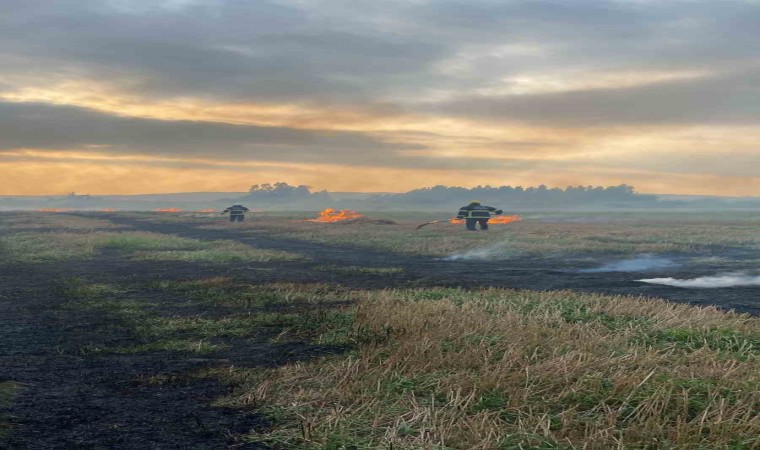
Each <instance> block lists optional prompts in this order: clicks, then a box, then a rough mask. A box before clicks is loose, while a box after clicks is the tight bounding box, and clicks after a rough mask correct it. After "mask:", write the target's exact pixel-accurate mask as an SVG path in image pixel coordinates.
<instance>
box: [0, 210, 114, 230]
mask: <svg viewBox="0 0 760 450" xmlns="http://www.w3.org/2000/svg"><path fill="white" fill-rule="evenodd" d="M0 228H10V229H50V230H92V229H98V228H124V226H123V225H117V224H115V223H113V222H111V221H110V220H106V219H96V218H90V217H79V216H73V215H70V214H65V213H41V212H25V213H13V214H3V215H0Z"/></svg>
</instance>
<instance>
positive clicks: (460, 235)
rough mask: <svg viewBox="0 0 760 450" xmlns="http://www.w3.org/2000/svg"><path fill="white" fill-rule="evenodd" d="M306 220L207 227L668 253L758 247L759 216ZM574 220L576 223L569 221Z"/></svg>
mask: <svg viewBox="0 0 760 450" xmlns="http://www.w3.org/2000/svg"><path fill="white" fill-rule="evenodd" d="M297 217H301V216H286V217H282V216H256V217H255V218H254V219H253V220H251V221H249V222H245V223H243V224H229V223H225V222H217V223H214V224H210V225H205V226H204V227H208V228H234V229H239V230H251V232H252V233H260V232H267V233H273V234H283V235H285V236H287V237H292V238H297V239H305V240H310V241H317V242H323V243H329V244H339V245H350V246H355V245H359V246H364V247H369V248H376V249H381V250H388V251H394V252H401V253H412V254H426V255H432V256H446V255H450V254H453V253H458V252H463V251H467V250H471V249H474V248H479V247H485V246H489V245H492V244H494V243H499V244H500V245H502V246H504V247H505V248H507V249H508V251H509V253H510V254H515V255H519V254H551V253H590V254H594V253H620V254H635V253H664V252H694V251H698V250H700V249H704V248H707V247H713V248H715V247H758V246H760V221H758V219H757V218H756V217H739V218H736V219H733V220H726V219H724V218H721V217H719V216H715V217H709V216H699V215H697V216H694V215H685V216H672V215H667V214H654V215H647V214H646V213H638V214H631V215H625V216H623V217H617V218H615V217H610V218H609V219H610V220H608V221H606V222H604V221H603V222H600V221H599V220H600V219H604V218H605V216H604V215H602V214H600V215H598V216H594V217H591V218H589V217H585V218H584V217H581V218H572V217H570V218H568V217H563V216H562V215H557V216H551V217H536V218H531V216H529V215H528V216H526V217H525V220H523V221H522V222H517V223H511V224H507V225H493V226H492V227H491V230H489V231H488V232H487V233H471V232H466V231H464V227H463V226H462V225H453V224H448V223H440V224H435V225H429V226H427V227H425V228H422V229H420V230H416V229H415V228H416V226H417V225H419V224H420V223H424V222H425V221H427V220H428V219H430V218H432V217H421V218H420V219H418V220H410V219H408V218H403V219H399V218H397V217H395V216H394V214H393V213H388V214H387V215H381V214H377V215H374V216H372V217H371V218H370V219H382V218H394V219H396V221H397V223H396V224H376V223H372V221H371V220H370V221H366V222H355V223H350V222H349V223H328V224H321V223H313V222H297V221H295V219H296V218H297ZM571 219H572V220H571Z"/></svg>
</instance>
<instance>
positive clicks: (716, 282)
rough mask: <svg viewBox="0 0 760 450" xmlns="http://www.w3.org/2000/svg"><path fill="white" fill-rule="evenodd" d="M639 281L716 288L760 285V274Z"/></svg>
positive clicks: (684, 286)
mask: <svg viewBox="0 0 760 450" xmlns="http://www.w3.org/2000/svg"><path fill="white" fill-rule="evenodd" d="M638 281H642V282H644V283H649V284H663V285H665V286H675V287H682V288H699V289H715V288H727V287H736V286H760V276H758V275H747V274H744V273H732V274H726V275H716V276H711V277H699V278H692V279H688V280H679V279H677V278H649V279H645V280H638Z"/></svg>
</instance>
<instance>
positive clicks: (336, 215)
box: [301, 208, 364, 223]
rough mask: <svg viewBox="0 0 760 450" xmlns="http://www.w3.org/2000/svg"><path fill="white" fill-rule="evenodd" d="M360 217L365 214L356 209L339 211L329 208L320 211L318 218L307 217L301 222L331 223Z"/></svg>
mask: <svg viewBox="0 0 760 450" xmlns="http://www.w3.org/2000/svg"><path fill="white" fill-rule="evenodd" d="M359 217H364V215H363V214H360V213H358V212H356V211H351V210H350V209H341V210H340V211H338V210H337V209H333V208H327V209H325V210H323V211H321V212H320V213H319V217H317V218H316V219H306V220H302V221H301V222H322V223H330V222H340V221H343V220H351V219H358V218H359Z"/></svg>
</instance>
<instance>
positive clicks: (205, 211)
mask: <svg viewBox="0 0 760 450" xmlns="http://www.w3.org/2000/svg"><path fill="white" fill-rule="evenodd" d="M195 212H197V213H212V212H216V210H215V209H214V208H206V209H199V210H197V211H195Z"/></svg>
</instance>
